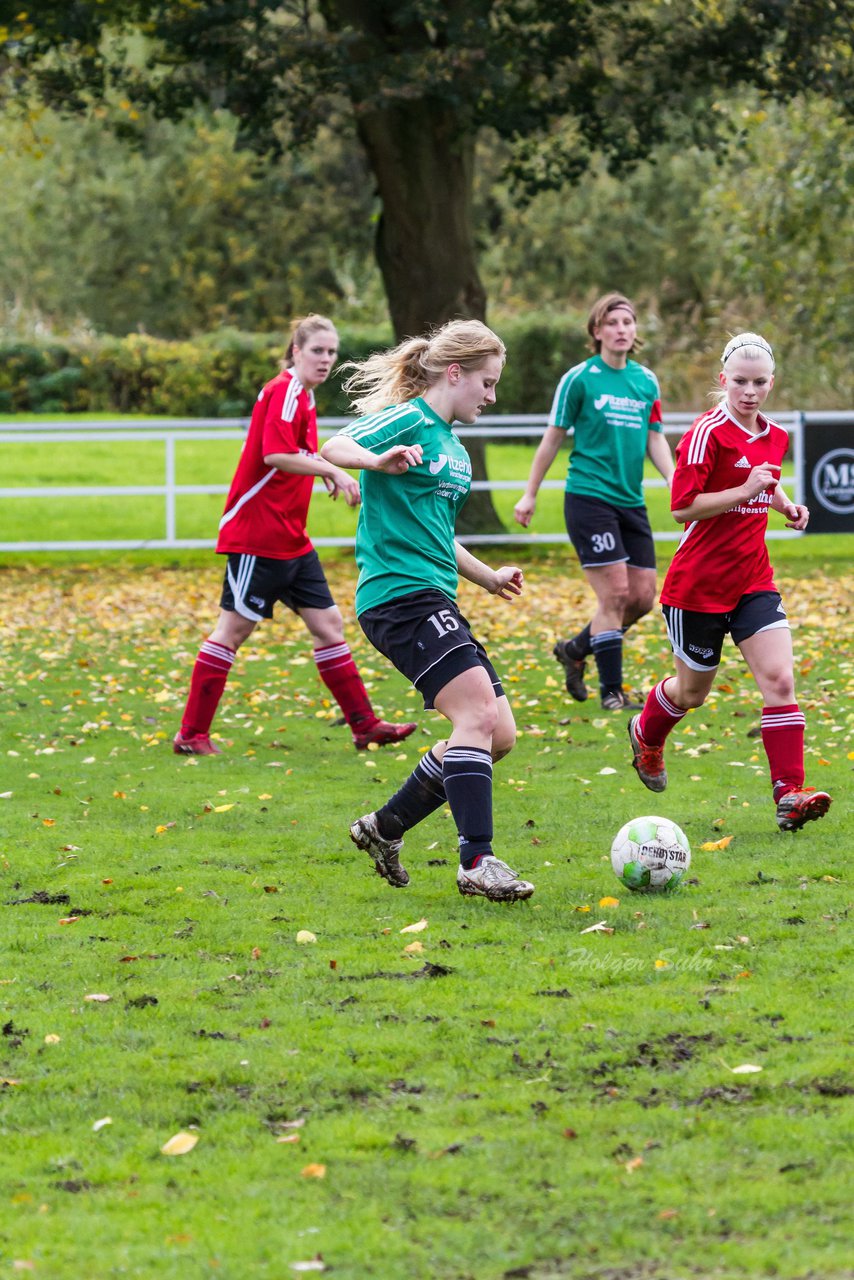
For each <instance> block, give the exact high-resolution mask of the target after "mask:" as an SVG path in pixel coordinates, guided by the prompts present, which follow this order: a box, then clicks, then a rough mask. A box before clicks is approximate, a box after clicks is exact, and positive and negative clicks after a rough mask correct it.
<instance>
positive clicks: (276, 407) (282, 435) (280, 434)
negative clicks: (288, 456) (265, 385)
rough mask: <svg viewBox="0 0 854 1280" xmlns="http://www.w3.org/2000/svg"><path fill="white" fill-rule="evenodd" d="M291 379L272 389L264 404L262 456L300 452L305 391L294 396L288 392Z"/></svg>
mask: <svg viewBox="0 0 854 1280" xmlns="http://www.w3.org/2000/svg"><path fill="white" fill-rule="evenodd" d="M289 387H290V380H288V381H287V382H278V383H276V384H275V385H274V386H273V387H271V389H270V395H269V397H268V399H267V403H266V405H265V406H264V426H263V429H262V432H261V457H262V458H266V457H268V456H269V455H270V454H271V453H299V450H300V446H299V430H298V427H299V423H300V419H301V416H302V414H303V412H304V409H303V404H302V400H303V393H302V392H300V394H299V396H296V397H294V396H293V395H289V394H288V389H289Z"/></svg>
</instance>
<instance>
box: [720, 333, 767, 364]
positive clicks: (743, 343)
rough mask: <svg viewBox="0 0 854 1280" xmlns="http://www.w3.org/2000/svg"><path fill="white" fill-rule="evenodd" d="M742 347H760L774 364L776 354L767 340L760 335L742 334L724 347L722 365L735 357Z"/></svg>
mask: <svg viewBox="0 0 854 1280" xmlns="http://www.w3.org/2000/svg"><path fill="white" fill-rule="evenodd" d="M742 347H759V348H760V349H761V350H762V351H767V352H768V355H769V356H770V357H771V363H772V365H773V364H774V352H773V351H772V350H771V348H770V346H769V345H768V343H767V342H766V341H765V339H764V338H760V336H759V334H758V333H740V334H738V336H737V337H735V338H732V339H731V341H729V342H728V343H727V345H726V346H725V347H724V353H723V355H722V356H721V364H726V362H727V360H729V358H730V356H731V355H734V354H735V352H736V351H740V350H741V349H742Z"/></svg>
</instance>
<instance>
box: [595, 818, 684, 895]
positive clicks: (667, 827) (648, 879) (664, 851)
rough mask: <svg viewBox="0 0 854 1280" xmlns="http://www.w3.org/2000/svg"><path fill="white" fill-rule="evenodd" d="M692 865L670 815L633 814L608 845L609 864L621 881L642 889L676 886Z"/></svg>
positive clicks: (663, 890) (652, 890)
mask: <svg viewBox="0 0 854 1280" xmlns="http://www.w3.org/2000/svg"><path fill="white" fill-rule="evenodd" d="M690 865H691V846H690V845H689V843H688V837H687V836H686V835H685V832H684V831H683V830H682V828H681V827H678V826H677V825H676V823H675V822H671V820H670V818H655V817H646V818H632V820H631V822H627V823H626V825H625V826H624V827H620V830H619V831H618V832H617V834H616V836H615V837H614V843H613V844H612V845H611V866H612V867H613V868H614V873H615V875H616V877H617V879H618V880H619V881H620V883H621V884H624V885H625V886H626V888H627V889H634V890H637V891H639V892H641V893H666V892H668V891H669V890H671V889H675V888H676V887H677V885H678V884H679V883H680V881H681V880H682V877H683V876H684V875H685V874H686V872H687V870H688V868H689V867H690Z"/></svg>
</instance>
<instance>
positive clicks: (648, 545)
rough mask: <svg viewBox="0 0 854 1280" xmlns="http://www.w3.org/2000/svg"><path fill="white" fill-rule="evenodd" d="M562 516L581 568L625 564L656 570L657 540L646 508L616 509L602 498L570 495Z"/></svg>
mask: <svg viewBox="0 0 854 1280" xmlns="http://www.w3.org/2000/svg"><path fill="white" fill-rule="evenodd" d="M563 517H564V520H565V521H566V531H567V533H568V534H569V540H570V542H571V543H572V545H573V546H574V547H575V553H576V555H577V556H578V559H579V560H580V562H581V567H582V569H601V568H604V566H605V565H609V564H621V563H624V562H625V561H628V564H629V568H631V569H654V568H655V541H654V540H653V536H652V529H651V528H650V525H649V516H648V515H647V512H646V507H615V506H613V505H612V504H611V503H610V502H602V501H601V500H600V499H599V498H585V497H583V496H582V495H581V494H578V493H567V494H565V495H564V500H563Z"/></svg>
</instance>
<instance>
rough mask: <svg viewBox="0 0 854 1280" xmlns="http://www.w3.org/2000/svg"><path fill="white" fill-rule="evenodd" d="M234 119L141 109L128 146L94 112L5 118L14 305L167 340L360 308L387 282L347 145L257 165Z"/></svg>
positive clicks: (9, 290)
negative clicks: (157, 114) (179, 117)
mask: <svg viewBox="0 0 854 1280" xmlns="http://www.w3.org/2000/svg"><path fill="white" fill-rule="evenodd" d="M235 132H236V126H235V122H234V120H233V118H232V117H230V116H228V115H227V114H226V113H224V112H221V113H217V114H216V115H215V116H214V117H210V116H196V117H195V118H194V119H191V120H187V121H185V122H181V123H178V124H173V123H171V122H168V121H159V122H158V121H154V120H152V119H147V120H145V121H143V122H141V123H140V125H139V126H138V131H137V139H136V141H137V145H135V146H133V147H129V146H128V145H127V144H126V143H125V142H123V141H121V140H120V139H118V138H117V137H116V136H115V133H114V131H113V130H111V129H110V128H109V127H108V126H107V122H106V121H105V120H103V119H101V118H98V116H94V115H93V116H90V118H88V119H86V120H84V121H82V122H81V121H72V120H67V119H63V118H62V117H60V116H57V115H56V114H54V113H52V112H44V111H42V112H35V113H32V114H31V116H30V118H28V119H27V120H26V121H21V120H19V119H16V118H14V117H12V116H10V115H9V114H8V113H7V115H6V116H5V117H4V118H2V119H0V148H2V157H3V167H4V173H5V178H6V181H5V182H4V183H3V184H2V187H0V260H2V263H3V266H2V276H0V289H2V301H3V304H4V307H5V310H6V313H7V315H9V314H14V313H15V312H16V311H18V312H21V311H23V312H24V313H25V314H29V315H37V316H40V317H42V318H43V319H44V320H46V321H47V322H48V323H49V324H54V325H55V324H58V325H59V326H60V327H62V326H63V325H67V324H68V323H69V322H70V321H73V320H74V319H75V318H79V319H80V320H81V321H82V322H84V323H90V324H92V325H94V326H95V328H96V329H98V330H101V331H107V332H113V333H127V332H132V331H134V330H137V329H144V330H147V331H148V332H152V333H157V334H160V335H162V336H164V337H180V336H184V335H186V334H188V333H196V332H204V331H205V330H209V329H213V328H215V327H216V326H217V325H221V324H224V325H234V326H237V327H239V328H246V329H274V330H275V329H284V328H286V326H287V324H288V321H289V319H290V317H292V316H293V315H294V314H299V313H303V312H305V311H307V310H316V311H325V310H338V308H339V307H340V305H341V304H345V305H346V307H347V310H348V311H349V312H350V314H351V315H353V316H354V317H356V318H359V314H360V311H365V310H367V305H368V304H366V303H365V301H364V300H363V299H365V298H367V299H370V305H371V306H372V310H373V312H374V313H376V312H377V311H378V310H379V309H380V307H381V286H380V283H379V279H378V275H377V272H376V268H375V267H374V266H373V264H372V263H371V261H370V258H371V236H370V220H371V213H372V206H373V198H372V195H371V192H370V188H369V185H368V184H367V183H366V181H365V174H364V165H363V162H362V160H361V157H360V156H359V153H358V151H357V149H356V147H355V145H354V144H353V142H352V140H351V142H350V144H349V145H348V144H347V141H346V139H342V138H340V137H338V136H336V135H334V134H332V133H331V131H328V130H327V131H326V132H325V133H324V134H323V136H321V137H320V138H319V139H318V145H317V146H316V147H315V149H314V152H313V154H312V155H311V156H308V155H306V154H305V153H287V154H285V155H283V156H282V157H281V158H280V159H279V160H278V162H276V163H274V164H271V165H261V164H259V162H258V159H257V157H255V156H254V155H253V154H252V153H251V152H248V151H241V150H238V149H236V148H235V146H234V139H235Z"/></svg>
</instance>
